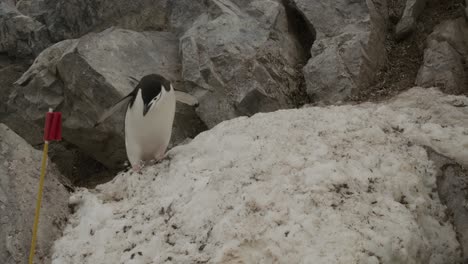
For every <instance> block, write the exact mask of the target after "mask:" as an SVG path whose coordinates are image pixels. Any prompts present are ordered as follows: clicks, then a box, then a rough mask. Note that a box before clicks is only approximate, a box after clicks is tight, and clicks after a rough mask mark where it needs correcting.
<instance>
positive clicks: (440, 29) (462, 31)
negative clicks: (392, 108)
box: [416, 18, 468, 94]
mask: <svg viewBox="0 0 468 264" xmlns="http://www.w3.org/2000/svg"><path fill="white" fill-rule="evenodd" d="M467 45H468V25H467V23H466V21H465V20H464V19H463V18H459V19H456V20H447V21H444V22H442V23H441V24H439V25H437V26H436V27H435V28H434V32H433V33H431V34H430V35H429V36H428V38H427V48H426V50H425V51H424V63H423V65H422V66H421V68H420V69H419V72H418V75H417V77H416V84H417V85H418V86H423V87H432V86H436V87H440V88H441V89H442V90H444V91H445V92H447V93H454V94H458V93H462V92H466V91H467V88H466V84H467V79H466V74H467V73H466V72H465V70H464V62H465V61H466V60H467V59H468V48H467Z"/></svg>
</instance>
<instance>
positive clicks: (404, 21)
mask: <svg viewBox="0 0 468 264" xmlns="http://www.w3.org/2000/svg"><path fill="white" fill-rule="evenodd" d="M426 1H427V0H406V6H405V10H404V11H403V15H402V16H401V19H400V21H399V22H398V24H397V26H396V29H395V37H396V38H397V39H403V38H405V37H407V36H408V35H409V34H411V32H413V30H414V29H415V28H416V21H417V19H418V17H419V15H421V13H422V12H423V10H424V7H425V6H426Z"/></svg>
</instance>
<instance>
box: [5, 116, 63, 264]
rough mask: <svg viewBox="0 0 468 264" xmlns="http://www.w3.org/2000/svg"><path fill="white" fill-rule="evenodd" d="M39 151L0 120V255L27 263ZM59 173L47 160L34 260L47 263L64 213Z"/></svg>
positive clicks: (7, 259)
mask: <svg viewBox="0 0 468 264" xmlns="http://www.w3.org/2000/svg"><path fill="white" fill-rule="evenodd" d="M41 158H42V153H41V151H38V150H35V149H33V148H32V147H31V146H30V145H28V144H27V143H26V142H25V141H24V140H23V139H22V138H20V137H19V136H18V135H16V134H15V133H14V132H13V131H11V130H10V129H9V128H8V127H6V126H5V125H3V124H0V215H1V221H0V259H1V260H2V263H5V264H13V263H18V264H19V263H27V259H28V257H29V250H30V245H31V232H32V231H31V230H32V226H33V219H34V210H35V206H36V197H37V188H38V183H39V169H40V165H41ZM60 177H61V176H60V174H59V172H58V171H57V169H55V166H54V164H50V163H49V164H48V169H47V175H46V178H45V185H44V193H43V200H42V209H41V215H40V220H39V232H38V240H37V248H36V249H37V250H36V260H35V263H49V262H50V253H51V252H50V249H51V246H52V244H53V241H54V240H55V239H56V238H57V237H58V236H60V235H61V231H62V228H63V227H64V225H65V222H66V219H67V215H68V205H67V201H68V192H67V191H66V190H65V188H64V187H63V185H61V184H60V183H59V181H58V179H59V178H60Z"/></svg>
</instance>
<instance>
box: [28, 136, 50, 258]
mask: <svg viewBox="0 0 468 264" xmlns="http://www.w3.org/2000/svg"><path fill="white" fill-rule="evenodd" d="M48 150H49V142H48V141H45V143H44V152H43V153H42V167H41V178H40V179H39V192H38V194H37V202H36V214H35V216H34V226H33V233H32V242H31V251H30V252H29V264H32V263H33V260H34V251H35V248H36V239H37V226H38V224H39V211H40V210H41V202H42V189H43V188H44V179H45V173H46V165H47V152H48Z"/></svg>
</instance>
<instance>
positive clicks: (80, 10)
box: [43, 0, 168, 41]
mask: <svg viewBox="0 0 468 264" xmlns="http://www.w3.org/2000/svg"><path fill="white" fill-rule="evenodd" d="M44 2H45V3H44V5H45V7H46V9H47V10H48V13H47V14H46V15H44V16H43V19H44V21H45V25H46V26H47V29H48V30H49V32H50V35H51V37H52V38H53V39H54V40H55V41H60V40H63V39H70V38H78V37H81V36H83V35H84V34H86V33H89V32H99V31H102V30H104V29H107V28H109V27H111V26H117V27H120V28H125V29H131V30H136V31H144V30H163V29H165V28H166V20H167V10H166V6H167V2H168V1H167V0H140V1H133V2H130V1H126V0H118V1H116V0H104V1H102V0H101V1H96V0H44Z"/></svg>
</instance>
